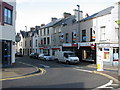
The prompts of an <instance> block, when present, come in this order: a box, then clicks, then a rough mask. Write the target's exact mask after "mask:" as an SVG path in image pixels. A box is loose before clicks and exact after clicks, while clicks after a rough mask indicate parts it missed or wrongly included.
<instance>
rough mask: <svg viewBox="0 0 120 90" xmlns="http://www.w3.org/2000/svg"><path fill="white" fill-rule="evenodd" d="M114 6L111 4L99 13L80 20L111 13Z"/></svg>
mask: <svg viewBox="0 0 120 90" xmlns="http://www.w3.org/2000/svg"><path fill="white" fill-rule="evenodd" d="M113 8H114V6H111V7H108V8H106V9H104V10H102V11H100V12H98V13H95V14H93V15H91V16H88V17H86V18H84V19H82V20H80V21H86V20H89V19H93V18H96V17H100V16H104V15H107V14H110V13H111V10H112V9H113Z"/></svg>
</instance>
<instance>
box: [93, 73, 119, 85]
mask: <svg viewBox="0 0 120 90" xmlns="http://www.w3.org/2000/svg"><path fill="white" fill-rule="evenodd" d="M93 73H95V74H99V75H102V76H105V77H107V78H109V79H111V80H113V81H114V82H115V83H117V84H119V85H120V81H119V80H118V78H115V77H113V76H111V75H109V74H106V73H105V72H104V71H93ZM116 77H117V76H116Z"/></svg>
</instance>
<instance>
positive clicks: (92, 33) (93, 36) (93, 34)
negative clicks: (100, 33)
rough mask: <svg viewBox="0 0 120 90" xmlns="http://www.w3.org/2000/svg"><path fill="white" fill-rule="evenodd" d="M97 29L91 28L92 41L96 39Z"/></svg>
mask: <svg viewBox="0 0 120 90" xmlns="http://www.w3.org/2000/svg"><path fill="white" fill-rule="evenodd" d="M95 38H96V37H95V30H93V29H92V28H90V41H91V42H92V41H95Z"/></svg>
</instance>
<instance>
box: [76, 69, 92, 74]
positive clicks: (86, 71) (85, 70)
mask: <svg viewBox="0 0 120 90" xmlns="http://www.w3.org/2000/svg"><path fill="white" fill-rule="evenodd" d="M74 69H75V70H78V71H83V72H89V73H92V72H93V71H89V70H83V69H78V68H74Z"/></svg>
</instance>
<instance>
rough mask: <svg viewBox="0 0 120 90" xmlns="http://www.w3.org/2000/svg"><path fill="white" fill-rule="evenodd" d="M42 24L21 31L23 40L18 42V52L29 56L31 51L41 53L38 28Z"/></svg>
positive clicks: (20, 35)
mask: <svg viewBox="0 0 120 90" xmlns="http://www.w3.org/2000/svg"><path fill="white" fill-rule="evenodd" d="M39 29H40V26H36V27H35V28H33V27H32V28H30V31H20V33H18V34H19V37H20V38H21V40H20V41H19V42H17V45H16V52H20V53H22V54H23V55H25V56H26V55H27V56H29V55H30V54H31V53H39V46H38V30H39Z"/></svg>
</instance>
